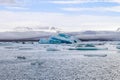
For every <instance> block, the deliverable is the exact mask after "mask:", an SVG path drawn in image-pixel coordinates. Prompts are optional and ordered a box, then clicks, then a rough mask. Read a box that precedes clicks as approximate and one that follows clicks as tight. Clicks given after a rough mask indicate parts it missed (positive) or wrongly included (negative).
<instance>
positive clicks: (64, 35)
mask: <svg viewBox="0 0 120 80" xmlns="http://www.w3.org/2000/svg"><path fill="white" fill-rule="evenodd" d="M58 36H60V37H64V38H70V36H69V35H67V34H63V33H61V34H58Z"/></svg>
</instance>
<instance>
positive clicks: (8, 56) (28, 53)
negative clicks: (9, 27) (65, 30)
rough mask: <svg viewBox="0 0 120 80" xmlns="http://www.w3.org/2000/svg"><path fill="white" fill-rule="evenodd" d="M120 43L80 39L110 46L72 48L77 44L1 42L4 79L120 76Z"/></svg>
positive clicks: (112, 79)
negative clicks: (88, 48) (104, 48)
mask: <svg viewBox="0 0 120 80" xmlns="http://www.w3.org/2000/svg"><path fill="white" fill-rule="evenodd" d="M118 43H120V42H99V41H98V42H80V43H79V44H81V45H85V44H92V45H94V46H95V47H101V48H103V47H107V48H108V49H107V50H94V51H91V50H87V51H85V50H84V51H81V50H69V48H74V47H75V46H76V44H39V43H37V42H34V43H33V44H31V43H29V42H27V43H26V44H22V43H15V42H6V43H4V42H3V43H2V42H1V43H0V80H15V79H16V80H60V79H61V80H95V79H96V80H119V79H120V71H119V70H120V49H117V48H116V47H117V46H119V45H118ZM87 46H88V45H87ZM79 47H80V45H79ZM89 47H90V45H89ZM91 47H92V46H91Z"/></svg>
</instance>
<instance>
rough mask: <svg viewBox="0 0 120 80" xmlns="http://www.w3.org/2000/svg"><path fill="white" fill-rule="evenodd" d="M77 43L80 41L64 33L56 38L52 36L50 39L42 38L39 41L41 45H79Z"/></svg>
mask: <svg viewBox="0 0 120 80" xmlns="http://www.w3.org/2000/svg"><path fill="white" fill-rule="evenodd" d="M77 41H78V40H77V39H76V38H74V37H73V36H70V35H67V34H64V33H59V34H57V35H55V36H51V37H50V38H48V39H47V38H42V39H40V40H39V43H40V44H61V43H66V44H72V43H77Z"/></svg>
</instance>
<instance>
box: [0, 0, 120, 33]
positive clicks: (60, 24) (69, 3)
mask: <svg viewBox="0 0 120 80" xmlns="http://www.w3.org/2000/svg"><path fill="white" fill-rule="evenodd" d="M25 26H27V27H33V28H34V27H35V26H40V27H41V26H42V27H43V26H54V27H57V28H60V29H61V30H63V31H82V30H113V31H115V30H116V29H117V28H119V27H120V0H0V31H4V30H10V29H12V28H15V27H25Z"/></svg>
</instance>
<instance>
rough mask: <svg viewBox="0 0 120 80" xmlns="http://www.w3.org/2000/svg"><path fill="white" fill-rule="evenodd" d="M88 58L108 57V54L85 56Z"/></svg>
mask: <svg viewBox="0 0 120 80" xmlns="http://www.w3.org/2000/svg"><path fill="white" fill-rule="evenodd" d="M84 56H86V57H106V56H107V54H85V55H84Z"/></svg>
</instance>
